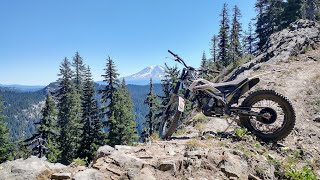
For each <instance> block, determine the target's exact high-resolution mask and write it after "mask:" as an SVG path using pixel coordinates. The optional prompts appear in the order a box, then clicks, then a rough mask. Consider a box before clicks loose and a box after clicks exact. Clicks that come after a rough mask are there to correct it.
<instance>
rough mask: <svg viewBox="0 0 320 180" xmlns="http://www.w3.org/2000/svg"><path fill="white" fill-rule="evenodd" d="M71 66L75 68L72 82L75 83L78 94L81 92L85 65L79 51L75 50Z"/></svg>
mask: <svg viewBox="0 0 320 180" xmlns="http://www.w3.org/2000/svg"><path fill="white" fill-rule="evenodd" d="M72 66H73V67H74V69H75V73H74V83H75V85H76V90H77V92H78V93H79V94H81V89H82V83H83V78H84V77H83V76H84V73H85V65H84V64H83V58H82V57H81V56H80V54H79V52H76V54H75V56H74V57H73V62H72Z"/></svg>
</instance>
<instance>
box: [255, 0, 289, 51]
mask: <svg viewBox="0 0 320 180" xmlns="http://www.w3.org/2000/svg"><path fill="white" fill-rule="evenodd" d="M283 6H284V3H283V1H282V0H258V1H257V3H256V9H257V11H258V16H257V24H256V33H257V38H258V39H259V42H258V44H257V46H258V49H259V50H262V48H263V46H264V45H265V43H266V42H267V40H268V38H269V37H270V36H271V34H273V33H275V32H278V31H280V30H282V28H283V26H282V21H281V20H282V18H281V16H282V14H283Z"/></svg>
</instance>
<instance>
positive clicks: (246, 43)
mask: <svg viewBox="0 0 320 180" xmlns="http://www.w3.org/2000/svg"><path fill="white" fill-rule="evenodd" d="M243 39H244V40H243V51H244V53H246V54H248V55H252V54H253V53H254V51H255V43H254V42H255V37H254V32H253V28H252V21H250V22H249V24H248V30H247V31H246V32H245V35H244V38H243ZM250 57H251V56H250Z"/></svg>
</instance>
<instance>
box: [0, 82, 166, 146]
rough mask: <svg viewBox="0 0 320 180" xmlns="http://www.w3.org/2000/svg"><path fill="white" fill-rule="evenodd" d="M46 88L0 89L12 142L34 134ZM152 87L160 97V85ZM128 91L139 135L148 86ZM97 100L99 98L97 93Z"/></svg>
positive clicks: (145, 107)
mask: <svg viewBox="0 0 320 180" xmlns="http://www.w3.org/2000/svg"><path fill="white" fill-rule="evenodd" d="M48 87H49V88H50V91H52V90H54V89H56V88H57V85H56V83H51V84H50V85H49V86H48ZM48 87H46V88H45V89H42V90H39V91H34V92H23V91H19V90H16V89H12V88H6V87H0V99H1V100H2V101H4V107H5V109H4V111H3V113H4V115H5V116H6V118H5V122H6V123H7V125H8V128H9V130H10V136H11V137H12V140H13V141H15V140H19V139H25V138H28V137H30V136H31V134H32V133H33V132H34V129H35V126H34V122H37V121H39V118H40V112H41V109H42V107H43V103H44V99H45V96H46V92H47V88H48ZM102 87H103V86H102V85H99V84H96V86H95V88H96V90H97V91H98V90H99V89H101V88H102ZM153 87H154V92H155V93H156V94H159V95H160V94H161V93H162V90H161V85H160V84H155V85H154V86H153ZM128 89H129V91H130V94H131V98H132V102H133V104H134V112H135V114H136V121H137V127H138V133H139V134H140V133H141V131H142V128H143V123H144V121H145V115H146V114H147V111H148V109H147V106H146V105H145V104H144V100H145V97H146V95H147V93H148V90H149V86H148V85H144V86H140V85H128ZM97 98H99V95H98V93H97Z"/></svg>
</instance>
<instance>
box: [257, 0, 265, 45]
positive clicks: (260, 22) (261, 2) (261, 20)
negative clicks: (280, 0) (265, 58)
mask: <svg viewBox="0 0 320 180" xmlns="http://www.w3.org/2000/svg"><path fill="white" fill-rule="evenodd" d="M267 5H268V0H257V2H256V5H255V8H256V11H257V12H258V14H257V17H256V19H257V22H256V34H257V38H258V42H257V46H258V49H259V50H262V47H263V45H264V44H265V43H266V42H267V39H268V37H267V32H266V29H265V26H266V22H267V20H268V19H267V13H266V7H267Z"/></svg>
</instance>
